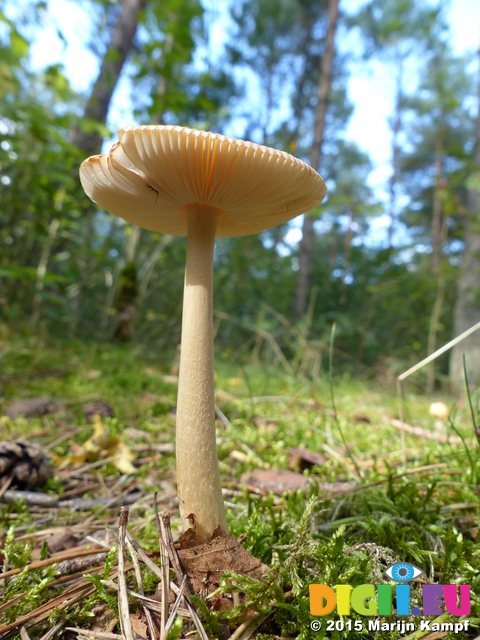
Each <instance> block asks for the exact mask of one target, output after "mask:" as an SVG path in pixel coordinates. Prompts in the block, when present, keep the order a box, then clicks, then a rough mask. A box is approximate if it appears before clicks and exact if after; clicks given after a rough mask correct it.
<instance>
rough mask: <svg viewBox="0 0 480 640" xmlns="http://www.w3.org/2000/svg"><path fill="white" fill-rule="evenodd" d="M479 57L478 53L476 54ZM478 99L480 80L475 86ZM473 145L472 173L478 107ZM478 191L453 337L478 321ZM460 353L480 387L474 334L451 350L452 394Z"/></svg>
mask: <svg viewBox="0 0 480 640" xmlns="http://www.w3.org/2000/svg"><path fill="white" fill-rule="evenodd" d="M479 55H480V52H479ZM478 90H479V96H480V81H479V85H478ZM476 138H477V145H476V149H475V156H474V162H475V165H476V166H475V171H477V172H478V171H479V170H480V106H479V109H478V113H477V124H476ZM479 213H480V190H479V189H472V190H471V191H469V193H468V207H467V219H466V221H465V238H464V254H463V255H464V257H463V265H462V273H461V275H460V280H459V283H458V296H457V302H456V305H455V315H454V336H458V335H460V334H461V333H463V332H464V331H466V330H467V329H469V328H470V327H472V326H473V325H474V324H476V323H478V322H479V321H480V296H479V294H478V282H479V278H480V228H479V224H478V216H479ZM463 354H465V361H466V366H467V372H468V382H469V385H471V387H470V388H471V389H472V388H474V387H478V386H479V385H480V337H479V335H478V332H476V333H473V334H472V335H471V336H469V337H468V338H466V339H465V340H463V341H462V342H459V343H458V344H457V345H455V347H454V348H453V349H452V354H451V357H450V385H451V388H452V390H453V391H454V392H455V393H458V394H461V393H462V392H463V389H464V377H463Z"/></svg>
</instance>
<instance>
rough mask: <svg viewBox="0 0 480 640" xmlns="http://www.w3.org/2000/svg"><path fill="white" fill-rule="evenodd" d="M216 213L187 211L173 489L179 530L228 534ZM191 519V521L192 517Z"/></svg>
mask: <svg viewBox="0 0 480 640" xmlns="http://www.w3.org/2000/svg"><path fill="white" fill-rule="evenodd" d="M219 217H220V212H219V211H218V210H217V209H214V208H212V207H208V206H202V205H191V206H189V207H187V208H186V218H187V261H186V267H185V289H184V294H183V318H182V350H181V355H180V372H179V380H178V402H177V431H176V450H177V451H176V455H177V486H178V499H179V506H180V515H181V517H182V524H183V528H184V530H186V529H188V528H189V527H192V526H195V528H196V533H197V539H198V541H199V542H205V541H208V540H210V539H211V537H212V534H213V531H214V530H215V529H216V528H217V527H218V526H219V525H220V527H221V528H222V529H223V530H224V531H228V527H227V520H226V516H225V507H224V505H223V497H222V488H221V484H220V474H219V471H218V459H217V445H216V436H215V395H214V380H213V376H214V373H213V250H214V245H215V232H216V229H217V224H218V220H219ZM192 514H193V515H192Z"/></svg>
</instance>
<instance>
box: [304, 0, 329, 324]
mask: <svg viewBox="0 0 480 640" xmlns="http://www.w3.org/2000/svg"><path fill="white" fill-rule="evenodd" d="M338 5H339V0H330V3H329V7H328V28H327V39H326V40H327V45H326V50H325V54H324V55H323V57H322V62H321V68H320V82H319V85H318V102H317V108H316V112H315V126H314V135H313V144H312V150H311V152H310V164H311V165H312V167H313V168H314V169H315V170H318V168H319V165H320V158H321V156H322V143H323V134H324V131H325V119H326V115H327V109H328V96H329V93H330V87H331V84H332V71H333V61H334V57H335V32H336V28H337V21H338ZM312 253H313V218H312V217H311V216H309V215H308V214H305V217H304V220H303V227H302V239H301V241H300V261H299V273H298V280H297V286H296V290H295V307H294V311H295V315H296V316H297V317H300V316H301V315H302V314H303V313H304V312H305V311H306V308H307V303H308V291H309V288H310V274H311V271H312Z"/></svg>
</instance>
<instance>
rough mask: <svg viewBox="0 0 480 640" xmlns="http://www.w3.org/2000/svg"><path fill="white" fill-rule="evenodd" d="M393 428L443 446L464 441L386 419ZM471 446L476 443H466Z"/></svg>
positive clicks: (393, 419)
mask: <svg viewBox="0 0 480 640" xmlns="http://www.w3.org/2000/svg"><path fill="white" fill-rule="evenodd" d="M386 420H387V422H389V423H390V424H391V425H392V427H394V428H395V429H398V431H401V432H402V433H404V434H405V433H410V434H411V435H412V436H417V437H418V438H423V439H424V440H435V441H436V442H440V443H442V444H453V445H461V444H462V439H461V438H459V437H458V436H450V435H448V434H446V433H432V432H431V431H427V430H426V429H422V428H421V427H413V426H412V425H410V424H407V423H406V422H403V421H402V420H396V419H395V418H392V419H388V418H387V419H386ZM465 442H466V443H467V444H468V445H469V446H473V445H474V443H473V441H472V440H466V441H465Z"/></svg>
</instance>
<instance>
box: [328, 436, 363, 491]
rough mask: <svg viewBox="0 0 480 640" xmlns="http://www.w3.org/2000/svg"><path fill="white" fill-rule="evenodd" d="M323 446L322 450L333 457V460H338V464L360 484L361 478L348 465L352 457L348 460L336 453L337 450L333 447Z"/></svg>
mask: <svg viewBox="0 0 480 640" xmlns="http://www.w3.org/2000/svg"><path fill="white" fill-rule="evenodd" d="M321 446H322V449H323V450H324V451H325V453H328V454H329V455H331V456H332V458H335V459H336V460H338V462H339V463H340V464H341V465H342V467H343V468H344V469H345V470H346V471H347V472H348V473H349V474H350V475H351V476H352V478H353V479H354V480H355V482H360V476H359V475H358V474H357V473H356V472H355V471H354V470H353V469H352V467H351V466H350V465H349V464H348V463H349V462H351V458H350V457H349V458H346V457H345V456H342V455H341V454H340V453H338V451H335V449H332V447H329V446H328V444H322V445H321Z"/></svg>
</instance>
